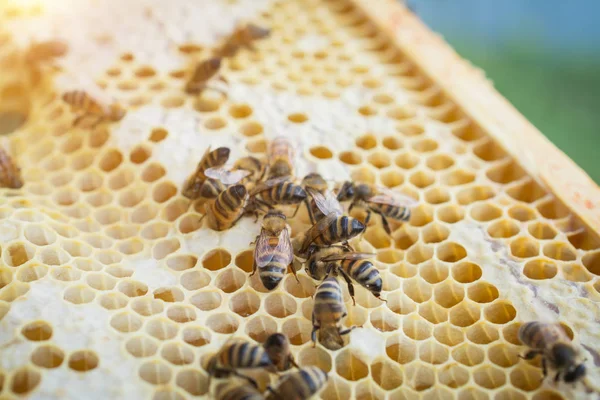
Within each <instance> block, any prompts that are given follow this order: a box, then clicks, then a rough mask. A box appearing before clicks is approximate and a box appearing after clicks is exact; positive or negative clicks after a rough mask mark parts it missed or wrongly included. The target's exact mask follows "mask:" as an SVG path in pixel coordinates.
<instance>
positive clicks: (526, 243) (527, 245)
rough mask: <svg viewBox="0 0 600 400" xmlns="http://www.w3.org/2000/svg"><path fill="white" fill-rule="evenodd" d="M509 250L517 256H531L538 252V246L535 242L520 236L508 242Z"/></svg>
mask: <svg viewBox="0 0 600 400" xmlns="http://www.w3.org/2000/svg"><path fill="white" fill-rule="evenodd" d="M510 252H511V254H512V255H513V256H515V257H518V258H531V257H535V256H537V255H538V254H539V253H540V248H539V246H538V244H537V242H535V241H533V240H531V239H529V238H526V237H520V238H517V239H515V240H513V241H512V242H511V243H510Z"/></svg>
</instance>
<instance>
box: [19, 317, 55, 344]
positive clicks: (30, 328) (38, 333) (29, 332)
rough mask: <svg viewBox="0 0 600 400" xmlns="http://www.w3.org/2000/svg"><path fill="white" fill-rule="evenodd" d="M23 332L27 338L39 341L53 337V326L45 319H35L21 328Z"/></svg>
mask: <svg viewBox="0 0 600 400" xmlns="http://www.w3.org/2000/svg"><path fill="white" fill-rule="evenodd" d="M21 333H22V334H23V336H25V338H26V339H27V340H31V341H34V342H39V341H43V340H49V339H50V338H51V337H52V333H53V331H52V326H51V325H50V324H49V323H47V322H45V321H33V322H30V323H28V324H27V325H25V326H24V327H23V328H21Z"/></svg>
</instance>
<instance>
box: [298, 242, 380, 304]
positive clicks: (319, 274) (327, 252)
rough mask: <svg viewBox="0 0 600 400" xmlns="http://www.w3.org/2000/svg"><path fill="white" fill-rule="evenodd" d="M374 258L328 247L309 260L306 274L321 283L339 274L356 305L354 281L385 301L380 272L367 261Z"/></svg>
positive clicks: (370, 254)
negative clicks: (326, 278)
mask: <svg viewBox="0 0 600 400" xmlns="http://www.w3.org/2000/svg"><path fill="white" fill-rule="evenodd" d="M374 256H375V254H373V253H355V252H349V251H347V250H346V249H344V248H340V247H326V248H322V249H319V250H318V251H317V252H316V253H314V254H313V255H312V256H311V257H310V258H309V259H308V263H307V266H306V272H307V273H308V275H309V276H310V277H311V278H313V279H315V280H319V281H321V280H323V279H325V277H327V276H329V275H330V274H332V273H333V274H334V275H337V274H338V273H339V274H340V275H341V276H342V277H343V278H344V280H345V281H346V283H347V284H348V292H350V297H352V302H353V303H354V305H356V301H355V300H354V285H352V279H353V280H355V281H356V282H357V283H358V284H360V285H361V286H362V287H364V288H365V289H367V290H368V291H369V292H371V293H373V295H374V296H375V297H377V298H378V299H380V300H383V299H381V298H380V296H381V288H382V286H383V281H382V279H381V276H380V275H379V270H378V269H377V268H375V266H374V265H373V263H372V262H371V261H369V260H367V259H368V258H372V257H374Z"/></svg>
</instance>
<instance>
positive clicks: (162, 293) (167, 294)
mask: <svg viewBox="0 0 600 400" xmlns="http://www.w3.org/2000/svg"><path fill="white" fill-rule="evenodd" d="M153 296H154V298H155V299H158V300H162V301H164V302H165V303H173V302H176V301H183V297H184V296H183V292H182V291H181V290H180V289H179V288H177V287H160V288H157V289H154V292H153Z"/></svg>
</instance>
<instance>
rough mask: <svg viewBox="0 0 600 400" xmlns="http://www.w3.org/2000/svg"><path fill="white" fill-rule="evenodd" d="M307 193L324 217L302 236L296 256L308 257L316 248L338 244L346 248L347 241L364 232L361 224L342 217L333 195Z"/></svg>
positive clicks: (310, 191)
mask: <svg viewBox="0 0 600 400" xmlns="http://www.w3.org/2000/svg"><path fill="white" fill-rule="evenodd" d="M309 193H310V194H311V196H312V199H313V200H314V202H315V205H316V206H317V207H318V209H319V210H320V211H321V212H322V213H323V214H324V215H325V217H323V218H321V219H320V220H319V221H318V222H317V223H316V224H314V225H313V226H312V227H311V228H310V229H309V230H308V231H306V233H305V234H304V235H302V239H303V242H302V245H301V247H300V250H299V251H298V255H300V256H306V255H308V256H310V254H311V253H312V251H313V250H314V249H315V248H316V247H327V246H331V245H333V244H336V243H340V242H341V243H342V244H344V246H346V247H348V240H350V239H352V238H353V237H355V236H358V235H360V234H361V233H362V232H364V230H365V225H364V224H363V223H362V222H360V221H359V220H357V219H356V218H352V217H350V216H347V215H343V209H342V207H341V205H340V203H339V202H338V201H337V199H336V198H335V196H334V195H333V193H331V192H330V191H326V192H325V195H322V194H321V193H319V192H317V191H314V190H312V189H309ZM309 250H310V251H309ZM307 258H308V257H307Z"/></svg>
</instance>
